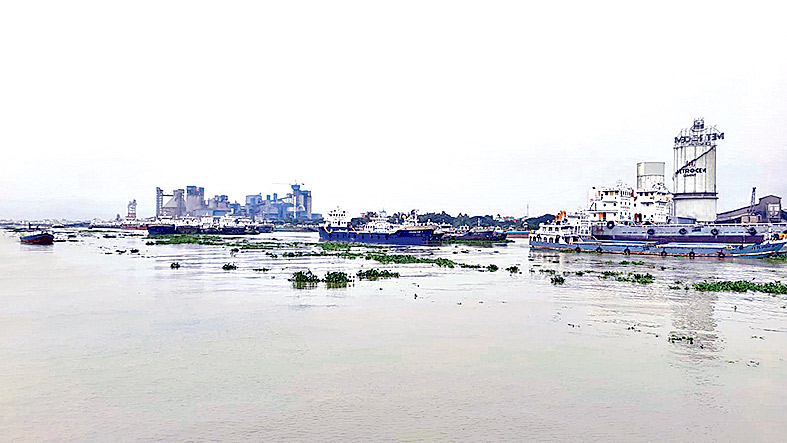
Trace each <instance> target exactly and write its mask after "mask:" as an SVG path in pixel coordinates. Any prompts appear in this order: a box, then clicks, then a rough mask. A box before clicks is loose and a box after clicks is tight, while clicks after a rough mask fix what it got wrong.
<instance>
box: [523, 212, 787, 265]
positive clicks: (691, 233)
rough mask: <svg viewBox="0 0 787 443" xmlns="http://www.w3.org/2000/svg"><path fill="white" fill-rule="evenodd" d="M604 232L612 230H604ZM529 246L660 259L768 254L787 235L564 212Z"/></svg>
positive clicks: (544, 225) (768, 229)
mask: <svg viewBox="0 0 787 443" xmlns="http://www.w3.org/2000/svg"><path fill="white" fill-rule="evenodd" d="M615 228H617V230H615ZM777 229H780V228H779V227H777ZM604 232H607V233H608V234H607V235H603V234H600V233H604ZM612 232H615V234H612ZM530 247H531V248H532V249H534V250H550V251H562V252H595V253H605V254H621V255H651V256H660V257H667V256H678V257H689V258H699V257H713V258H726V257H740V258H767V257H770V256H773V255H776V254H779V253H780V252H782V250H783V249H784V248H785V247H787V237H785V234H784V233H781V232H774V228H773V226H771V227H766V226H757V227H754V226H729V225H727V226H725V225H700V224H675V225H645V226H629V225H622V226H615V225H614V224H605V225H598V224H596V225H593V224H592V223H590V222H589V221H588V220H586V219H584V218H583V217H582V215H581V214H566V213H565V212H561V213H560V214H558V217H557V218H556V219H555V220H554V221H553V222H549V223H542V224H541V225H540V226H539V228H538V230H537V231H535V232H534V233H532V234H531V236H530Z"/></svg>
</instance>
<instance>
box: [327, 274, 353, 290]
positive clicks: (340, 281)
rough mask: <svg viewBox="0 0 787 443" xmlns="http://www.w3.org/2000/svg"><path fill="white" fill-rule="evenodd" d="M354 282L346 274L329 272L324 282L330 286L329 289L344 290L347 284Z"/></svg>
mask: <svg viewBox="0 0 787 443" xmlns="http://www.w3.org/2000/svg"><path fill="white" fill-rule="evenodd" d="M351 280H352V277H350V276H349V275H347V274H345V273H344V272H329V273H327V274H325V278H324V279H323V281H324V282H325V283H326V284H327V285H328V287H329V288H343V287H346V286H347V283H348V282H350V281H351Z"/></svg>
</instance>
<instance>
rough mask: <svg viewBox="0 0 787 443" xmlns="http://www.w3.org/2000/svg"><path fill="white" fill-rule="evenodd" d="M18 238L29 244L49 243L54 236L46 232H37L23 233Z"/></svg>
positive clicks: (52, 241) (52, 240)
mask: <svg viewBox="0 0 787 443" xmlns="http://www.w3.org/2000/svg"><path fill="white" fill-rule="evenodd" d="M19 240H20V241H21V242H22V243H27V244H29V245H51V244H52V243H54V241H55V236H54V235H52V234H50V233H48V232H42V233H39V234H31V235H25V236H23V237H21V238H20V239H19Z"/></svg>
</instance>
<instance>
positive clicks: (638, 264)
mask: <svg viewBox="0 0 787 443" xmlns="http://www.w3.org/2000/svg"><path fill="white" fill-rule="evenodd" d="M620 264H621V265H623V266H626V265H637V266H641V265H644V264H645V262H644V261H628V260H623V261H622V262H620Z"/></svg>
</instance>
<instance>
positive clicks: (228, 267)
mask: <svg viewBox="0 0 787 443" xmlns="http://www.w3.org/2000/svg"><path fill="white" fill-rule="evenodd" d="M221 269H224V270H225V271H234V270H235V269H238V267H237V266H235V263H224V266H222V267H221Z"/></svg>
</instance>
